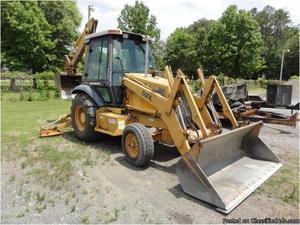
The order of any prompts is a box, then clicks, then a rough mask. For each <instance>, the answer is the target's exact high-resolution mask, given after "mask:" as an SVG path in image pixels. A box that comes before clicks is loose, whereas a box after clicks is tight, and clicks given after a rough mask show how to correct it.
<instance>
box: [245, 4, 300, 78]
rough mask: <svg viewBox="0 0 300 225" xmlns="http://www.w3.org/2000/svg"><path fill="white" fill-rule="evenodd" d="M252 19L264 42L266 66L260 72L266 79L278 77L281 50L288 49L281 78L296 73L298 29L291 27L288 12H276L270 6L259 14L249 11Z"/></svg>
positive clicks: (280, 10) (297, 66)
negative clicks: (256, 23) (257, 26)
mask: <svg viewBox="0 0 300 225" xmlns="http://www.w3.org/2000/svg"><path fill="white" fill-rule="evenodd" d="M251 13H252V15H253V17H254V19H255V20H256V21H257V22H258V24H259V26H260V31H261V34H262V37H263V40H264V51H263V53H262V57H264V58H265V61H266V65H265V67H264V68H263V69H262V71H261V72H263V73H265V74H266V75H267V78H269V79H270V78H275V77H277V76H278V74H279V71H280V65H281V56H282V50H283V49H290V53H286V56H285V57H286V60H285V64H284V72H283V78H284V79H287V78H288V77H289V76H291V75H293V74H297V73H298V69H299V40H298V38H299V36H298V33H299V28H297V27H296V26H295V27H293V26H292V25H291V20H290V17H289V13H288V11H286V10H284V9H278V10H276V9H275V8H274V7H272V6H269V5H268V6H266V7H264V8H263V9H262V10H261V11H260V12H259V11H257V9H256V8H253V9H252V10H251Z"/></svg>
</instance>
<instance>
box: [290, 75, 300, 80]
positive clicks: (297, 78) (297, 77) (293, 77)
mask: <svg viewBox="0 0 300 225" xmlns="http://www.w3.org/2000/svg"><path fill="white" fill-rule="evenodd" d="M299 79H300V77H299V76H298V75H294V76H291V77H290V79H289V80H299Z"/></svg>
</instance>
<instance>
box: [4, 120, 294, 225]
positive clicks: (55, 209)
mask: <svg viewBox="0 0 300 225" xmlns="http://www.w3.org/2000/svg"><path fill="white" fill-rule="evenodd" d="M261 137H262V139H263V140H264V141H265V143H266V144H267V145H268V146H269V147H270V148H272V149H273V150H274V151H275V152H276V153H278V154H279V155H280V156H283V159H284V161H283V162H284V164H291V165H293V166H291V167H288V168H287V169H288V170H293V171H294V170H296V169H295V167H294V165H295V164H297V161H295V159H294V158H293V160H292V158H290V156H292V155H293V156H295V157H296V156H298V151H299V141H298V137H299V133H298V129H293V128H290V127H284V126H276V125H267V126H265V127H264V128H263V129H262V132H261ZM120 142H121V141H120V138H113V137H105V138H104V139H103V140H102V141H101V142H97V143H93V144H86V143H83V142H80V141H78V140H77V139H76V138H74V136H73V135H72V134H71V133H66V134H64V136H62V137H57V138H52V139H44V140H42V141H41V140H40V141H39V142H34V143H32V145H29V146H25V147H23V146H22V145H18V149H19V150H20V151H21V152H26V151H27V152H29V153H30V155H31V154H33V155H31V157H33V156H34V154H37V155H35V156H34V157H33V158H34V159H33V161H32V164H30V163H29V164H28V165H27V166H25V167H24V166H23V168H22V164H23V163H24V161H26V160H28V159H30V157H29V155H28V154H29V153H28V154H27V155H26V154H25V155H22V156H21V157H16V158H12V159H10V160H6V158H2V164H1V168H2V171H1V175H2V182H1V190H2V192H1V200H2V206H1V221H2V223H177V224H178V223H179V224H185V223H222V222H223V219H224V218H249V219H251V218H254V217H256V218H265V217H270V218H274V217H283V218H297V217H298V211H299V206H298V204H295V203H294V202H290V201H287V202H285V201H284V200H282V199H281V198H280V197H279V196H276V195H273V194H274V192H273V193H272V192H271V194H270V193H269V192H268V190H269V189H267V190H264V189H261V190H260V189H259V191H256V192H255V193H253V194H252V195H250V196H249V197H248V198H247V199H246V200H245V201H244V202H243V203H242V204H241V205H239V206H238V207H237V208H236V209H235V210H233V211H232V212H231V213H230V214H229V215H224V214H222V213H219V212H217V211H216V210H215V208H214V207H213V206H211V205H209V204H206V203H204V202H202V201H200V200H198V199H195V198H193V197H191V196H189V195H187V194H185V193H184V192H183V191H182V190H181V186H180V185H179V181H178V178H177V175H176V163H177V161H178V160H179V154H178V153H177V151H176V149H173V148H168V147H164V146H161V145H157V146H156V148H155V157H154V160H153V161H152V162H151V163H150V165H149V167H146V168H135V167H133V166H131V165H130V164H128V163H127V161H126V160H125V158H124V156H123V154H122V153H121V143H120ZM43 146H44V147H43ZM45 146H52V147H56V149H57V150H59V152H57V151H55V149H54V150H53V149H52V150H51V149H48V150H47V149H45ZM10 148H13V145H10ZM41 151H42V152H43V153H42V154H41ZM60 151H63V152H67V153H62V154H63V155H61V153H60ZM72 151H74V152H72ZM65 154H67V155H65ZM77 154H80V156H82V157H77ZM74 155H75V156H76V157H73V156H74ZM72 157H73V158H72ZM63 158H68V159H70V162H71V165H72V167H71V168H69V169H70V170H68V171H69V173H68V179H67V180H66V181H64V182H63V183H62V184H63V185H61V187H60V188H59V189H55V188H51V185H49V184H51V183H52V182H59V180H57V179H49V180H48V178H49V177H51V175H53V174H55V173H56V172H55V171H56V170H57V169H58V170H59V169H63V168H64V167H63V168H59V167H60V165H61V164H60V163H62V165H64V163H63V162H65V161H64V160H62V161H61V159H63ZM45 162H47V163H45ZM43 163H45V164H43ZM51 163H52V166H51ZM56 167H57V168H56ZM38 169H40V170H42V171H39V170H38ZM43 169H44V172H43ZM45 169H46V171H45ZM35 170H37V171H35ZM33 171H35V172H36V173H32V172H33ZM44 173H46V174H44ZM39 175H40V177H39ZM283 175H284V174H283ZM287 175H288V174H287ZM57 178H59V176H58V177H57ZM43 180H48V182H50V183H47V182H46V183H44V182H43ZM277 182H279V184H278V183H277V184H278V185H279V186H280V185H281V184H282V182H284V180H279V181H277ZM275 188H276V190H278V189H277V186H276V187H275ZM271 190H273V191H274V187H272V188H271ZM289 190H290V189H289ZM53 215H55V216H53Z"/></svg>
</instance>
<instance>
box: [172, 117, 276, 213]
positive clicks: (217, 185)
mask: <svg viewBox="0 0 300 225" xmlns="http://www.w3.org/2000/svg"><path fill="white" fill-rule="evenodd" d="M261 126H262V123H261V122H257V123H253V124H250V125H248V126H245V127H241V128H237V129H235V130H232V131H230V132H226V133H223V134H220V135H217V136H214V137H211V138H207V139H205V140H203V141H201V144H202V146H201V148H200V153H199V154H197V153H196V151H195V149H196V148H195V149H194V148H192V149H191V150H190V151H188V152H187V153H185V154H184V155H183V156H182V159H181V160H180V161H179V163H178V168H177V174H178V177H179V181H180V183H181V186H182V189H183V191H184V192H186V193H187V194H190V195H192V196H194V197H196V198H198V199H200V200H203V201H205V202H208V203H210V204H212V205H215V206H216V207H217V210H219V211H222V212H224V213H229V212H230V211H231V210H233V209H234V208H235V207H236V206H237V205H238V204H239V203H241V202H242V201H243V200H244V199H245V198H247V197H248V196H249V195H250V194H251V193H252V192H253V191H254V190H255V189H256V188H258V187H259V186H260V185H261V184H262V183H263V182H264V181H266V180H267V179H268V178H269V177H270V176H271V175H272V174H273V173H275V172H276V171H277V170H278V169H279V168H280V167H281V163H280V161H279V159H278V158H277V156H276V155H275V154H274V153H273V152H272V151H271V150H270V149H269V148H268V147H267V146H266V145H265V144H264V143H263V142H262V141H261V139H260V138H259V137H258V134H259V131H260V128H261ZM196 155H198V156H196Z"/></svg>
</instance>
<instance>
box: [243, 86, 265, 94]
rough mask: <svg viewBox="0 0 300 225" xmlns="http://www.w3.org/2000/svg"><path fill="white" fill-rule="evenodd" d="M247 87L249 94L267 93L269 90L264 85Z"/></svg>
mask: <svg viewBox="0 0 300 225" xmlns="http://www.w3.org/2000/svg"><path fill="white" fill-rule="evenodd" d="M247 89H248V93H249V94H257V95H261V94H266V92H267V89H265V88H262V87H255V86H249V87H247Z"/></svg>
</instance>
